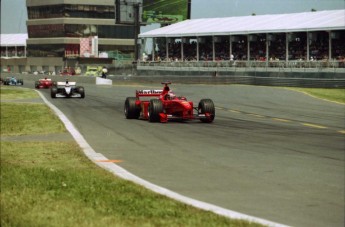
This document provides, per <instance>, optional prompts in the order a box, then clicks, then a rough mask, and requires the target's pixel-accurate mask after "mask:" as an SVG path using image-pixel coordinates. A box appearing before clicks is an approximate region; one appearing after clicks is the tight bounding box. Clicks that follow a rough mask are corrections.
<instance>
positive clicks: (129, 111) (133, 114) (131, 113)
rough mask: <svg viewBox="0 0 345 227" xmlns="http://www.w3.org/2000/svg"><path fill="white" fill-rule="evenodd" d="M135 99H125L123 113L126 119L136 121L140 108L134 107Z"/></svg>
mask: <svg viewBox="0 0 345 227" xmlns="http://www.w3.org/2000/svg"><path fill="white" fill-rule="evenodd" d="M136 101H137V98H136V97H127V98H126V101H125V106H124V113H125V116H126V118H127V119H138V118H139V116H140V107H139V106H137V105H136Z"/></svg>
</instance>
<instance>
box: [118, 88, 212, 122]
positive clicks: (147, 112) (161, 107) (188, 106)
mask: <svg viewBox="0 0 345 227" xmlns="http://www.w3.org/2000/svg"><path fill="white" fill-rule="evenodd" d="M162 84H164V88H163V90H137V91H136V97H127V98H126V101H125V106H124V113H125V116H126V118H127V119H145V120H149V121H150V122H167V121H168V120H172V119H177V120H195V119H199V120H200V121H202V122H206V123H211V122H213V120H214V118H215V107H214V103H213V101H212V100H211V99H201V100H200V102H199V105H198V106H197V107H196V106H195V107H194V106H193V102H192V101H187V99H186V98H185V97H177V96H176V95H175V94H174V93H173V92H171V91H170V88H169V86H168V85H169V84H171V83H170V82H163V83H162Z"/></svg>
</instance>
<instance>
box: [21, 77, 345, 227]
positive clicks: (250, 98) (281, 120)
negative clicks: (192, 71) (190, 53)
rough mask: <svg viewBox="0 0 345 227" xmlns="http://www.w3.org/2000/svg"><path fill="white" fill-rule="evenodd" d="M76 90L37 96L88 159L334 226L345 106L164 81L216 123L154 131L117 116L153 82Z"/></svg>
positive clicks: (340, 219) (246, 209)
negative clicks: (74, 133) (203, 103)
mask: <svg viewBox="0 0 345 227" xmlns="http://www.w3.org/2000/svg"><path fill="white" fill-rule="evenodd" d="M71 81H72V78H71ZM31 83H32V84H31ZM79 85H82V86H84V87H85V94H86V95H85V99H79V98H75V99H65V98H62V99H52V98H50V90H49V89H48V90H40V92H41V94H43V95H44V96H45V97H46V99H47V100H48V101H49V102H51V103H52V104H53V105H55V106H56V107H57V108H58V109H59V110H61V111H62V112H63V113H64V114H65V116H67V118H68V119H69V120H70V121H71V122H72V123H73V125H74V126H75V127H76V128H77V130H78V131H79V132H80V133H81V134H82V136H83V137H84V138H85V139H86V141H87V142H88V143H89V144H90V145H91V147H92V148H93V149H94V150H95V151H96V152H98V153H101V154H102V155H104V156H105V157H107V158H108V161H111V162H114V163H116V165H118V166H120V167H122V168H124V169H126V170H127V171H129V172H130V173H132V174H134V175H136V176H138V177H140V178H142V179H145V180H146V181H149V182H151V183H153V184H155V185H159V186H161V187H163V188H166V189H169V190H171V191H174V192H177V193H179V194H181V195H184V196H187V197H190V198H193V199H196V200H200V201H203V202H206V203H210V204H214V205H216V206H219V207H223V208H225V209H229V210H233V211H237V212H240V213H244V214H247V215H251V216H255V217H260V218H263V219H266V220H270V221H273V222H276V223H282V224H285V225H291V226H339V227H340V226H344V211H345V210H344V200H345V198H344V187H345V186H344V185H345V173H344V170H345V165H344V160H345V154H344V145H345V142H344V141H345V140H344V139H345V131H344V130H345V129H344V122H345V105H343V104H339V103H334V102H329V101H325V100H321V99H317V98H314V97H311V96H308V95H305V94H303V93H300V92H296V91H293V90H289V89H285V88H275V87H260V86H243V85H195V84H188V85H187V84H174V83H173V84H171V86H170V88H171V89H172V90H173V91H174V92H175V93H176V94H177V95H183V96H186V98H187V99H188V100H192V101H194V105H197V104H198V102H199V100H200V99H202V98H210V99H212V100H213V102H214V103H215V106H216V118H215V121H214V122H213V123H211V124H208V123H201V122H200V121H188V122H168V123H163V124H162V123H150V122H147V121H144V120H127V119H126V118H125V116H124V113H123V108H124V102H125V99H126V97H134V96H135V90H136V89H161V87H162V86H161V84H134V83H133V84H115V83H114V84H113V86H104V85H103V86H100V85H94V84H87V83H85V84H82V83H81V84H79ZM24 87H28V88H34V80H32V81H30V80H26V81H25V83H24Z"/></svg>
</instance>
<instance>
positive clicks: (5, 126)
mask: <svg viewBox="0 0 345 227" xmlns="http://www.w3.org/2000/svg"><path fill="white" fill-rule="evenodd" d="M13 89H15V88H13ZM20 90H21V91H20V92H22V91H23V92H27V91H24V89H20ZM16 92H18V91H16ZM20 92H19V93H20ZM2 95H3V93H1V98H2V97H3V96H2ZM21 95H22V94H21ZM21 95H20V96H17V97H25V95H24V96H21ZM24 116H25V117H24ZM23 117H24V118H25V119H23V120H17V121H13V119H21V118H23ZM47 119H49V124H47ZM41 122H45V123H42V124H41ZM13 124H17V125H18V126H15V127H12V125H13ZM35 124H40V125H39V126H33V125H35ZM9 128H10V129H9ZM64 130H65V129H64V128H63V127H62V125H61V122H60V121H59V120H58V119H57V118H56V117H55V115H54V114H53V113H52V112H51V111H50V109H49V108H48V107H46V106H45V105H43V104H23V103H21V104H14V103H13V104H12V103H1V135H2V136H3V135H22V134H23V133H22V131H25V133H24V134H26V135H30V134H40V133H42V134H43V133H57V132H61V131H64ZM0 161H1V163H0V168H1V174H0V180H1V183H0V184H1V193H0V199H1V206H0V207H1V213H0V214H1V226H3V227H6V226H28V227H30V226H243V227H245V226H261V225H259V224H255V223H249V222H247V221H242V220H231V219H228V218H225V217H222V216H219V215H216V214H214V213H212V212H207V211H202V210H199V209H196V208H194V207H191V206H188V205H185V204H183V203H180V202H177V201H175V200H171V199H168V198H166V197H164V196H161V195H158V194H156V193H153V192H151V191H149V190H147V189H145V188H143V187H141V186H138V185H135V184H133V183H131V182H129V181H125V180H122V179H120V178H118V177H116V176H114V175H113V174H111V173H109V172H107V171H105V170H103V169H101V168H99V167H98V166H96V165H95V164H93V163H92V162H90V160H88V159H87V158H86V157H85V156H84V154H83V153H82V151H81V149H80V148H79V146H78V145H77V144H76V143H75V142H57V141H51V142H43V141H42V142H33V141H19V142H8V141H2V142H1V160H0Z"/></svg>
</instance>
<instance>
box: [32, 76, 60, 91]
mask: <svg viewBox="0 0 345 227" xmlns="http://www.w3.org/2000/svg"><path fill="white" fill-rule="evenodd" d="M55 83H56V82H55V81H52V79H48V78H44V79H39V80H38V81H36V82H35V88H37V89H40V88H51V87H52V86H53V85H54V84H55Z"/></svg>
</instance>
